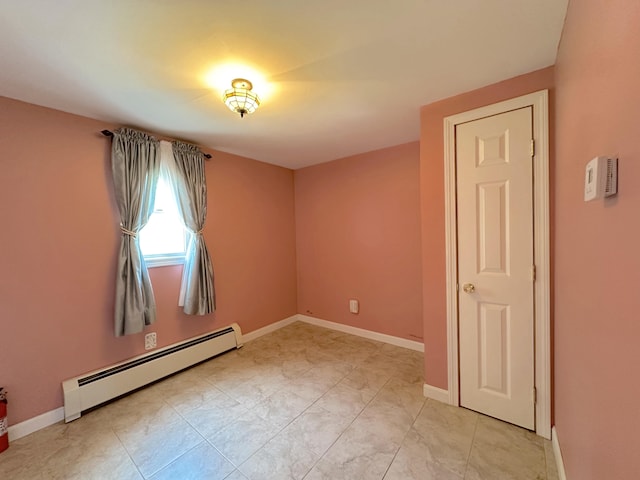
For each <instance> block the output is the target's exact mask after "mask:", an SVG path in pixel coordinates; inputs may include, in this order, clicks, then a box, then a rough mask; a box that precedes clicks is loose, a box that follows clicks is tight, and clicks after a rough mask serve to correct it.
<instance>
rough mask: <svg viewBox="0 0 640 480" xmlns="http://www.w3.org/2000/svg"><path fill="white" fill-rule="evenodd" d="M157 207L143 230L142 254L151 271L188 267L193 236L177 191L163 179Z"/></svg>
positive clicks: (158, 187) (159, 186) (157, 190)
mask: <svg viewBox="0 0 640 480" xmlns="http://www.w3.org/2000/svg"><path fill="white" fill-rule="evenodd" d="M154 207H155V208H154V211H153V214H152V215H151V217H149V222H148V223H147V224H146V225H145V227H144V228H143V229H142V230H140V250H142V255H143V256H144V260H145V262H146V264H147V267H161V266H166V265H180V264H182V263H184V256H185V253H186V249H187V240H188V235H190V233H189V232H188V231H187V230H186V229H185V228H184V225H183V223H182V220H181V219H180V214H179V213H178V205H177V204H176V199H175V197H174V196H173V191H172V190H171V187H170V186H169V184H168V182H167V180H165V179H164V178H162V176H161V177H160V179H159V180H158V186H157V187H156V203H155V205H154Z"/></svg>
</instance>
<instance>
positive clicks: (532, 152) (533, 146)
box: [531, 138, 536, 158]
mask: <svg viewBox="0 0 640 480" xmlns="http://www.w3.org/2000/svg"><path fill="white" fill-rule="evenodd" d="M535 155H536V141H535V140H534V139H533V138H532V139H531V158H533V157H535Z"/></svg>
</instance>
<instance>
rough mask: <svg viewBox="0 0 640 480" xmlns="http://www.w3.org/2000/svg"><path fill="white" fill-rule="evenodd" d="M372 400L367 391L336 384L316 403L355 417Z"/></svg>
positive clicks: (346, 415)
mask: <svg viewBox="0 0 640 480" xmlns="http://www.w3.org/2000/svg"><path fill="white" fill-rule="evenodd" d="M370 401H371V397H370V395H369V394H368V393H367V392H362V391H360V390H354V389H353V388H351V387H348V386H346V385H336V386H335V387H332V388H331V389H330V390H328V391H327V393H325V394H324V395H323V396H322V397H321V398H320V399H319V400H318V401H317V402H316V403H315V405H317V406H319V407H322V408H324V409H325V410H328V411H329V412H332V413H335V414H337V415H341V416H343V417H347V418H350V419H354V418H355V417H357V416H358V415H359V414H360V412H362V410H364V408H365V407H366V406H367V404H368V403H369V402H370Z"/></svg>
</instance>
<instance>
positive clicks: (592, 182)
mask: <svg viewBox="0 0 640 480" xmlns="http://www.w3.org/2000/svg"><path fill="white" fill-rule="evenodd" d="M616 193H618V159H617V158H609V157H596V158H594V159H593V160H591V161H590V162H589V163H587V168H586V171H585V177H584V201H585V202H588V201H589V200H596V199H598V198H603V197H610V196H611V195H615V194H616Z"/></svg>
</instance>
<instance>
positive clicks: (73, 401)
mask: <svg viewBox="0 0 640 480" xmlns="http://www.w3.org/2000/svg"><path fill="white" fill-rule="evenodd" d="M241 346H242V332H241V331H240V326H239V325H238V324H237V323H234V324H232V325H230V326H229V327H227V328H223V329H220V330H216V331H215V332H211V333H206V334H204V335H200V336H198V337H194V338H191V339H189V340H185V341H183V342H180V343H176V344H174V345H170V346H168V347H164V348H162V349H159V350H154V351H153V352H149V353H146V354H144V355H140V356H138V357H135V358H132V359H130V360H127V361H125V362H122V363H118V364H116V365H112V366H110V367H107V368H103V369H101V370H96V371H94V372H89V373H87V374H85V375H82V376H80V377H76V378H71V379H69V380H65V381H64V382H62V391H63V394H64V420H65V422H70V421H72V420H75V419H77V418H80V415H81V414H82V412H83V411H85V410H88V409H90V408H92V407H95V406H97V405H100V404H102V403H105V402H107V401H109V400H113V399H114V398H117V397H120V396H122V395H124V394H126V393H129V392H132V391H133V390H136V389H138V388H140V387H144V386H145V385H148V384H150V383H152V382H155V381H156V380H160V379H161V378H164V377H166V376H168V375H171V374H173V373H176V372H179V371H181V370H184V369H185V368H189V367H191V366H193V365H196V364H197V363H200V362H202V361H204V360H208V359H209V358H211V357H215V356H216V355H219V354H221V353H224V352H227V351H229V350H233V349H235V348H240V347H241Z"/></svg>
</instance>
